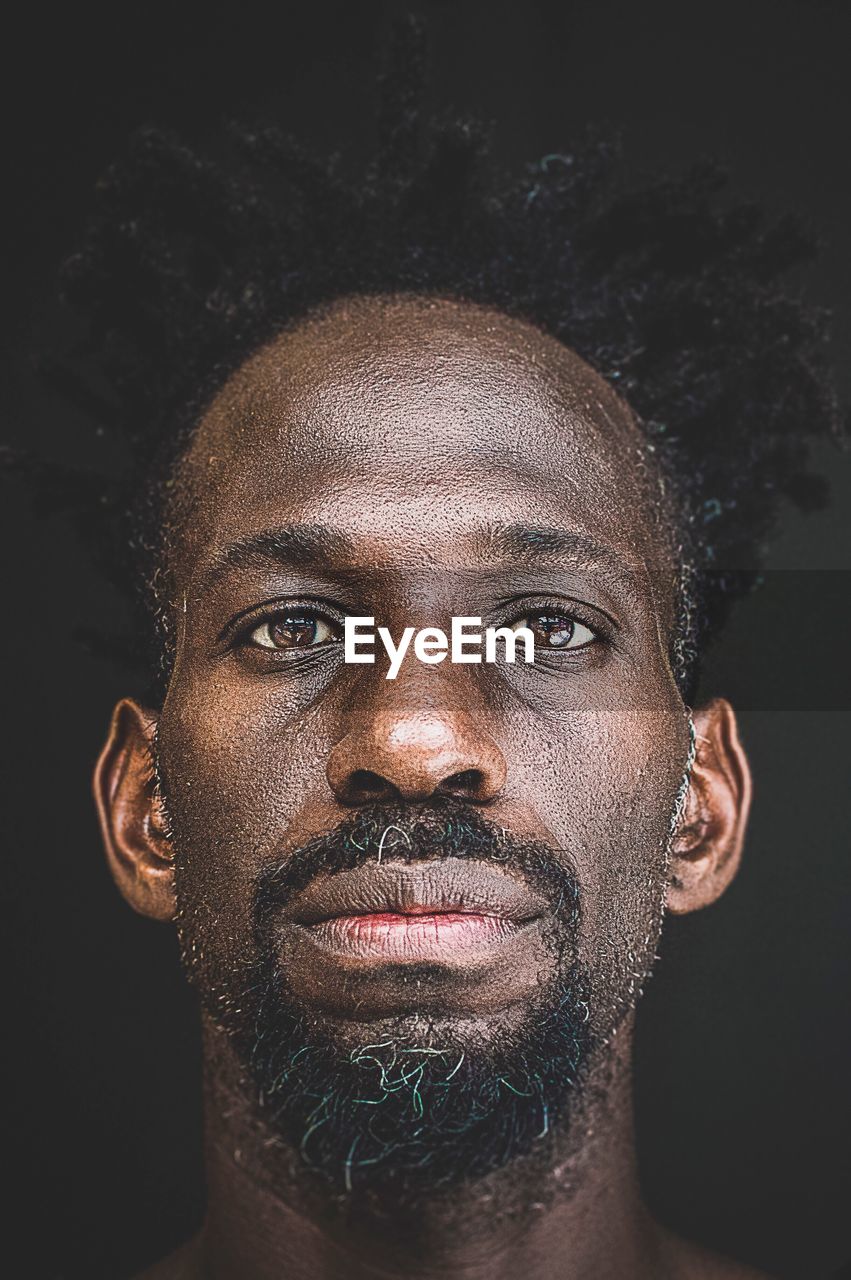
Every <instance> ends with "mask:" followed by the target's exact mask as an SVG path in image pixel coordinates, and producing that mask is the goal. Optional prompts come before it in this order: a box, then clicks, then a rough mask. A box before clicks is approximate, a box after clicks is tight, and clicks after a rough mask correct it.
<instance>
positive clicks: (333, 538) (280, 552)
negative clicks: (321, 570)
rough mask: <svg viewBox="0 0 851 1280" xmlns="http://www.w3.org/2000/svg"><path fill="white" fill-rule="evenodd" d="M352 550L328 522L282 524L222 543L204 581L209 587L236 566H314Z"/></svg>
mask: <svg viewBox="0 0 851 1280" xmlns="http://www.w3.org/2000/svg"><path fill="white" fill-rule="evenodd" d="M351 553H352V543H351V541H350V540H349V539H348V538H347V537H346V536H345V534H342V533H340V532H339V530H337V529H332V528H330V527H329V526H328V525H324V524H292V525H281V526H280V527H279V528H276V529H263V530H261V531H260V532H259V533H249V534H246V535H245V536H244V537H242V538H237V540H236V541H235V542H231V543H229V545H228V546H226V547H223V548H222V550H221V551H219V552H217V553H216V555H215V556H214V557H213V559H212V561H211V563H210V566H209V568H208V569H207V570H206V572H205V574H204V583H205V586H207V587H212V586H215V585H216V583H217V582H219V581H220V580H221V579H222V578H223V577H225V576H226V575H227V574H228V573H229V572H231V570H234V569H268V568H269V566H270V565H283V566H286V567H288V568H299V569H305V568H307V569H311V568H316V567H318V566H322V565H327V563H328V561H329V560H330V559H332V558H334V557H338V558H342V557H344V556H350V555H351Z"/></svg>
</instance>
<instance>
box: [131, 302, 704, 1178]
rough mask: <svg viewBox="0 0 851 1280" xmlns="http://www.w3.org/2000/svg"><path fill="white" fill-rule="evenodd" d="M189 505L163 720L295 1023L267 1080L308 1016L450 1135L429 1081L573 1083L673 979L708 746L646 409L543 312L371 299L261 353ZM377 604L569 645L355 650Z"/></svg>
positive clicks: (267, 1021) (177, 773) (187, 840)
mask: <svg viewBox="0 0 851 1280" xmlns="http://www.w3.org/2000/svg"><path fill="white" fill-rule="evenodd" d="M173 511H174V513H175V517H174V518H175V521H178V520H179V530H180V536H179V540H178V538H177V537H174V538H173V539H172V550H171V562H170V571H171V575H172V580H173V583H174V590H175V608H176V614H175V617H176V660H175V664H174V670H173V675H172V678H171V682H170V685H169V689H168V694H167V697H166V700H165V704H164V707H163V710H162V715H161V717H160V720H159V728H158V736H157V748H158V757H159V767H160V772H161V777H162V780H163V784H164V793H165V799H166V802H167V808H168V816H169V821H170V824H171V831H172V838H173V841H174V846H175V850H176V856H177V873H178V874H177V894H178V910H179V917H180V927H181V936H182V943H183V948H184V954H185V958H186V963H187V966H188V968H189V971H190V974H191V976H192V977H193V980H194V981H195V982H196V984H197V986H198V988H199V990H200V991H201V993H202V997H203V1000H204V1004H205V1008H206V1010H207V1012H208V1014H209V1016H210V1017H211V1019H212V1020H213V1022H215V1023H217V1024H219V1025H221V1026H223V1027H224V1029H225V1030H226V1031H228V1032H230V1033H232V1035H233V1036H234V1037H235V1040H236V1041H238V1042H239V1043H240V1044H241V1047H242V1050H243V1051H244V1052H245V1053H247V1054H248V1055H249V1056H250V1054H251V1052H252V1045H251V1044H249V1041H251V1040H252V1037H253V1040H254V1049H256V1045H257V1043H258V1042H259V1043H261V1045H263V1046H265V1047H264V1049H263V1054H265V1057H263V1054H261V1055H259V1056H260V1057H263V1062H262V1064H260V1065H258V1062H259V1057H258V1055H257V1054H255V1059H257V1060H256V1061H255V1066H257V1070H258V1072H259V1073H260V1075H261V1076H262V1079H261V1081H260V1083H261V1087H262V1088H264V1089H265V1090H266V1091H267V1093H268V1092H269V1091H270V1090H272V1091H273V1090H274V1087H275V1082H276V1080H277V1081H278V1083H279V1084H280V1086H281V1089H282V1090H283V1091H284V1092H286V1081H287V1080H289V1079H290V1077H291V1073H292V1070H293V1065H292V1064H293V1061H294V1060H295V1058H296V1056H297V1054H298V1052H299V1047H300V1046H299V1040H300V1039H301V1040H303V1041H304V1042H305V1048H306V1049H307V1047H309V1046H308V1042H310V1046H313V1048H315V1047H316V1046H321V1056H322V1063H321V1064H320V1076H319V1077H318V1078H319V1079H321V1078H322V1076H321V1072H322V1071H324V1073H325V1077H326V1078H328V1079H330V1081H331V1083H332V1085H333V1081H334V1079H335V1078H337V1076H339V1078H340V1079H341V1080H342V1079H343V1078H344V1077H346V1073H347V1072H348V1074H349V1076H351V1074H352V1064H353V1063H354V1066H355V1068H358V1069H361V1068H363V1067H364V1065H366V1066H367V1068H368V1069H369V1070H370V1071H372V1072H373V1075H374V1076H375V1077H376V1079H378V1080H379V1081H380V1083H381V1085H382V1089H381V1090H379V1093H378V1094H377V1095H375V1096H373V1097H371V1098H369V1099H367V1102H368V1103H369V1104H370V1105H371V1104H372V1103H374V1102H376V1100H377V1099H378V1098H382V1099H384V1101H385V1102H386V1100H387V1095H388V1093H392V1092H394V1090H393V1089H391V1088H390V1087H389V1085H388V1082H390V1084H394V1082H396V1081H399V1080H401V1081H402V1084H403V1086H404V1092H405V1107H406V1108H407V1110H408V1112H410V1114H411V1116H412V1117H413V1119H412V1121H411V1124H412V1126H413V1128H416V1124H415V1123H414V1122H415V1121H417V1120H419V1129H420V1131H421V1130H422V1128H423V1124H425V1125H427V1124H428V1114H426V1116H425V1119H424V1120H423V1118H422V1112H420V1113H419V1115H418V1114H417V1097H419V1098H420V1103H419V1106H420V1107H422V1088H425V1086H426V1085H427V1084H428V1083H429V1081H431V1083H432V1085H433V1086H434V1088H433V1091H432V1099H435V1098H438V1099H439V1098H442V1097H444V1094H440V1093H439V1089H440V1088H443V1089H444V1091H445V1093H446V1092H448V1091H449V1090H450V1089H451V1087H452V1085H453V1084H459V1083H460V1081H461V1080H464V1081H465V1082H466V1084H465V1088H466V1089H467V1098H468V1104H466V1105H469V1098H470V1097H472V1096H473V1095H474V1094H475V1091H476V1090H479V1095H476V1096H480V1095H481V1090H482V1089H484V1088H485V1087H486V1086H487V1089H490V1090H491V1093H490V1094H489V1095H488V1096H489V1097H490V1096H491V1095H492V1093H493V1089H492V1086H493V1081H494V1080H495V1079H496V1080H501V1081H502V1082H503V1083H504V1085H505V1088H504V1089H503V1098H508V1099H510V1097H511V1094H509V1093H507V1092H506V1090H511V1092H512V1094H514V1095H517V1096H519V1095H520V1094H522V1093H523V1091H524V1086H525V1085H528V1083H529V1080H530V1079H533V1078H537V1077H536V1075H535V1073H536V1070H538V1068H539V1067H540V1068H541V1069H540V1071H539V1072H538V1074H540V1075H542V1076H543V1075H546V1073H547V1072H549V1074H550V1075H552V1076H559V1072H561V1076H563V1077H564V1080H563V1084H564V1089H566V1088H567V1085H568V1084H569V1083H570V1081H571V1080H573V1079H574V1078H579V1076H580V1075H581V1073H582V1069H583V1064H586V1063H587V1062H588V1061H589V1060H593V1058H594V1055H595V1053H598V1052H599V1051H600V1048H601V1046H602V1045H603V1044H604V1042H607V1041H608V1040H609V1038H610V1037H611V1035H612V1033H613V1032H614V1031H615V1030H616V1028H617V1027H618V1026H619V1024H620V1023H621V1022H622V1021H623V1019H624V1017H625V1016H626V1015H627V1014H628V1013H629V1012H630V1011H631V1010H632V1008H633V1006H634V1002H635V999H636V997H637V992H638V990H639V987H640V985H641V983H642V981H643V979H644V978H645V977H646V975H647V973H648V972H649V967H650V964H651V961H652V957H653V954H654V949H655V946H656V942H657V938H658V931H659V926H660V920H661V911H662V903H663V899H664V891H665V881H666V854H667V848H668V842H669V837H670V833H671V824H672V819H673V816H674V813H675V810H676V806H677V800H678V795H679V793H680V789H681V786H682V783H683V778H684V773H685V770H686V763H687V757H688V750H689V733H688V725H687V718H686V714H685V710H684V708H683V705H682V701H681V699H680V697H679V694H678V692H677V689H676V686H675V683H674V679H673V676H672V672H671V667H670V664H669V659H668V640H669V635H670V629H671V626H672V621H673V606H674V581H675V565H674V562H673V558H672V555H671V552H670V549H669V537H668V532H667V525H666V521H665V514H664V506H663V503H662V499H661V491H660V489H659V485H658V481H657V479H656V476H655V471H654V470H653V468H652V467H651V466H650V465H649V464H648V455H647V452H646V446H645V445H644V444H643V443H642V438H641V436H640V434H639V432H638V430H637V429H636V427H635V426H634V424H633V423H632V422H631V420H630V417H629V415H628V412H627V411H626V409H625V408H624V406H623V405H622V404H621V402H620V401H618V399H617V398H616V397H615V396H614V394H613V393H612V392H611V391H610V390H609V389H608V388H607V387H606V385H605V384H604V383H603V382H602V380H601V379H599V378H598V377H597V376H596V375H595V374H593V373H592V372H591V371H590V370H589V369H588V368H587V366H585V365H584V364H583V363H582V362H581V361H580V360H579V359H578V358H576V357H575V356H573V355H572V354H571V353H570V352H568V351H567V350H565V349H564V348H563V347H562V346H560V345H559V344H558V343H556V342H554V341H552V340H550V339H548V338H546V337H545V336H543V335H541V334H539V333H538V332H537V331H535V330H534V329H532V328H531V327H529V326H527V325H524V324H522V323H520V322H515V321H512V320H509V319H507V318H506V317H503V316H500V315H497V314H493V313H488V312H484V311H481V310H478V309H476V308H473V307H468V306H464V305H461V304H451V303H443V302H425V301H414V300H398V299H397V300H371V301H370V300H361V301H359V302H356V303H347V304H339V305H338V306H336V307H335V308H333V309H332V310H331V311H330V312H329V313H327V314H326V315H324V316H321V317H318V318H314V319H313V320H311V321H310V322H308V323H305V324H303V325H302V326H300V327H299V328H298V329H296V330H295V331H293V332H291V333H289V334H287V335H284V336H282V337H281V338H279V339H278V340H276V341H275V342H274V343H272V344H271V345H270V346H269V347H268V348H266V349H265V350H263V351H262V352H261V353H260V354H259V355H257V356H256V357H254V358H253V359H252V360H251V361H250V362H249V363H248V364H247V365H245V366H244V367H243V368H242V369H241V370H240V371H239V372H238V373H237V374H236V375H235V376H234V377H233V378H232V379H231V381H230V383H229V384H228V386H227V387H226V388H225V390H224V391H223V392H222V393H221V394H220V395H219V396H218V398H217V399H216V401H215V402H214V404H213V405H212V407H211V408H210V409H209V411H208V412H207V414H206V415H205V417H204V419H203V421H202V423H201V425H200V427H199V429H198V431H197V433H196V435H195V438H194V440H193V442H192V444H191V446H190V449H189V452H188V455H187V457H186V459H185V460H184V462H183V464H182V466H181V469H180V472H179V478H178V483H177V490H176V498H175V502H174V504H173ZM352 614H354V615H359V616H371V617H374V619H375V623H376V626H385V627H387V628H388V629H389V631H390V632H391V634H392V636H393V637H394V638H395V639H398V638H399V636H401V634H402V632H403V631H404V629H405V627H408V626H413V627H415V628H422V627H440V628H442V629H443V630H444V631H446V632H449V631H450V627H451V619H452V617H453V616H465V617H469V616H473V617H479V618H481V619H482V625H483V626H487V625H497V626H508V627H515V626H518V625H521V624H522V625H526V626H529V627H531V629H532V630H533V633H534V634H535V638H536V660H535V662H534V663H532V664H530V665H527V664H525V663H524V662H522V661H520V662H516V663H514V664H510V663H507V662H497V663H495V664H485V663H483V664H480V665H470V664H457V663H452V662H451V661H450V660H449V659H448V658H447V659H446V660H444V661H442V662H441V663H439V664H428V663H424V662H421V661H419V660H417V659H416V657H414V655H413V654H412V653H411V654H409V655H408V656H407V657H406V659H405V660H404V662H403V663H402V666H401V668H400V670H399V673H398V675H397V677H396V679H395V680H388V679H386V678H385V677H386V674H387V662H386V661H382V650H381V648H380V647H379V648H378V650H377V654H378V660H377V662H376V664H375V665H360V664H358V665H355V664H347V663H346V662H344V660H343V646H342V644H341V643H340V637H341V635H342V627H343V619H344V617H345V616H346V615H352ZM259 987H262V991H260V993H259V994H258V988H259ZM277 1005H280V1010H278V1009H277V1008H276V1006H277ZM279 1015H280V1016H279ZM269 1046H271V1047H269ZM536 1046H537V1050H539V1051H540V1053H539V1057H538V1058H536ZM544 1053H546V1055H548V1058H547V1063H548V1065H547V1066H546V1068H544V1067H541V1064H540V1055H541V1054H544ZM405 1054H407V1055H409V1057H408V1058H405V1057H404V1056H401V1057H400V1055H405ZM282 1055H283V1056H282ZM309 1056H310V1054H309V1053H308V1057H309ZM284 1057H286V1062H287V1064H288V1065H286V1067H284V1066H283V1065H282V1063H283V1061H284ZM391 1057H392V1063H391V1062H390V1058H391ZM364 1060H366V1062H365V1061H364ZM408 1061H411V1062H412V1063H413V1064H414V1070H412V1071H410V1072H408V1071H407V1069H406V1067H405V1064H406V1063H407V1062H408ZM400 1063H402V1066H401V1067H400V1066H399V1064H400ZM435 1064H436V1065H435ZM559 1064H560V1065H559ZM421 1067H422V1068H423V1071H422V1072H420V1075H419V1077H418V1078H416V1072H417V1071H419V1070H420V1068H421ZM521 1068H522V1070H521ZM514 1071H519V1072H520V1074H519V1075H517V1076H516V1077H515V1076H512V1075H511V1073H512V1072H514ZM524 1071H525V1074H523V1072H524ZM264 1073H265V1074H264ZM275 1073H277V1075H276V1074H275ZM335 1073H336V1075H335ZM456 1073H457V1074H456ZM424 1076H425V1079H424ZM296 1078H297V1077H292V1079H296ZM412 1078H414V1079H415V1087H414V1088H413V1090H412V1089H411V1087H410V1081H411V1079H412ZM311 1080H314V1077H311ZM518 1081H519V1084H518ZM373 1083H374V1081H373ZM416 1086H422V1088H421V1089H418V1088H417V1087H416ZM394 1087H395V1086H394ZM564 1089H562V1092H564ZM471 1091H472V1092H471ZM308 1092H309V1090H308ZM361 1092H363V1090H361ZM556 1092H558V1090H557V1091H556ZM354 1093H357V1089H356V1088H355V1089H354ZM354 1093H353V1091H352V1089H351V1088H350V1089H349V1094H348V1098H349V1102H351V1101H352V1099H353V1096H354ZM493 1096H495V1095H493ZM548 1096H549V1095H546V1096H545V1093H544V1094H541V1097H540V1098H539V1099H538V1101H539V1102H540V1103H541V1105H542V1106H543V1108H544V1110H546V1106H547V1097H548ZM542 1099H543V1101H541V1100H542ZM553 1103H554V1104H556V1105H557V1099H555V1097H554V1098H553ZM440 1105H442V1104H440ZM438 1109H439V1108H438ZM362 1110H363V1111H364V1113H366V1111H368V1110H369V1107H368V1106H367V1105H366V1103H364V1106H363V1107H362ZM397 1119H398V1117H397ZM309 1121H310V1116H309V1115H308V1114H307V1113H304V1112H303V1113H302V1114H301V1115H300V1118H299V1120H298V1123H299V1124H301V1125H302V1126H303V1127H304V1129H305V1130H306V1129H307V1128H309ZM323 1123H324V1122H323ZM369 1123H370V1124H371V1123H372V1120H371V1119H370V1121H369ZM452 1123H455V1120H453V1121H452ZM364 1124H365V1125H366V1122H364ZM456 1127H457V1125H456ZM533 1127H534V1128H535V1132H536V1133H537V1132H538V1131H539V1130H541V1122H540V1116H539V1117H538V1119H537V1120H536V1121H535V1122H534V1126H533ZM364 1131H366V1129H364ZM412 1131H413V1129H412ZM541 1131H543V1130H541ZM361 1136H362V1135H361ZM355 1137H357V1134H356V1135H355ZM444 1137H445V1134H444ZM420 1140H422V1133H421V1132H420ZM340 1141H342V1139H340ZM501 1149H504V1144H503V1148H501ZM509 1154H510V1153H509ZM498 1160H499V1157H498V1156H496V1155H494V1156H493V1159H492V1160H491V1163H497V1162H498ZM346 1176H347V1178H349V1177H350V1176H351V1157H350V1162H349V1171H348V1173H347V1175H346Z"/></svg>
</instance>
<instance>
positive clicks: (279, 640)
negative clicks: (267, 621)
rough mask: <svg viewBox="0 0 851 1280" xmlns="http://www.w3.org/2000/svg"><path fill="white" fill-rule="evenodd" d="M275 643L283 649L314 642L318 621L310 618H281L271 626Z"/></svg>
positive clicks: (270, 629)
mask: <svg viewBox="0 0 851 1280" xmlns="http://www.w3.org/2000/svg"><path fill="white" fill-rule="evenodd" d="M269 631H270V633H271V636H272V639H273V640H274V641H275V644H277V645H280V647H281V648H282V649H288V648H295V647H296V646H302V645H308V644H312V643H313V641H314V640H315V638H316V623H315V621H312V620H311V619H310V618H280V619H279V620H278V621H277V622H273V623H272V625H271V626H270V628H269Z"/></svg>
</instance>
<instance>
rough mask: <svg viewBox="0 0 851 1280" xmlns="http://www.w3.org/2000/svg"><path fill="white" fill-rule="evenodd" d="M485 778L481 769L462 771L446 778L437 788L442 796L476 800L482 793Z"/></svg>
mask: <svg viewBox="0 0 851 1280" xmlns="http://www.w3.org/2000/svg"><path fill="white" fill-rule="evenodd" d="M483 783H484V778H483V776H482V773H481V770H479V769H462V770H461V771H460V772H459V773H453V774H450V776H449V777H448V778H444V779H443V781H442V782H441V784H440V786H439V787H438V788H437V789H438V791H439V792H440V793H441V794H442V795H447V796H463V797H465V798H467V799H473V800H474V799H476V798H477V797H478V796H479V795H481V793H482V789H483Z"/></svg>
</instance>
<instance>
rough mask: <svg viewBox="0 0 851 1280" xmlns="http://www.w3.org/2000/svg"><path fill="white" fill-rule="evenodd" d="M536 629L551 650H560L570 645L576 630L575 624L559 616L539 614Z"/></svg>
mask: <svg viewBox="0 0 851 1280" xmlns="http://www.w3.org/2000/svg"><path fill="white" fill-rule="evenodd" d="M537 627H538V630H539V631H540V632H541V633H542V635H543V638H544V640H545V641H546V643H547V644H548V645H549V646H550V648H551V649H562V648H564V646H565V645H568V644H570V642H571V640H572V639H573V633H574V632H575V630H576V624H575V623H574V622H572V621H571V619H570V618H565V617H563V616H560V615H559V614H541V615H540V616H539V618H538V621H537Z"/></svg>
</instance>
